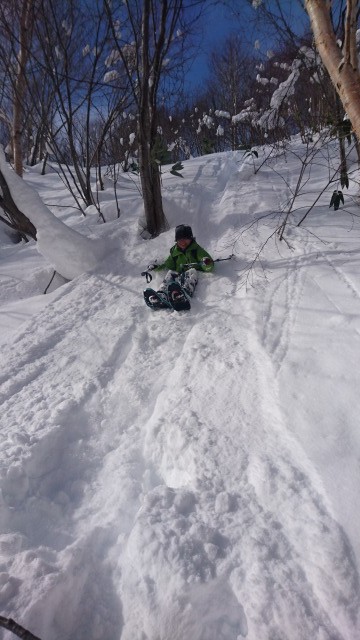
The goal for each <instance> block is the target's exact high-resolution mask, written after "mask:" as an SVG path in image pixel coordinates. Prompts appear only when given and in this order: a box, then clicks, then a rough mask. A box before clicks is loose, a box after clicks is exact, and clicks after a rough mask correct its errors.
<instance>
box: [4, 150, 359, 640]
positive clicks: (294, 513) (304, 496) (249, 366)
mask: <svg viewBox="0 0 360 640" xmlns="http://www.w3.org/2000/svg"><path fill="white" fill-rule="evenodd" d="M296 151H297V152H299V151H301V145H299V143H297V147H296ZM259 162H260V160H259ZM298 172H299V164H298V160H297V158H296V157H295V156H294V155H292V154H290V155H288V156H287V157H283V156H280V157H274V158H273V159H272V160H270V161H269V162H268V163H267V164H265V165H264V166H263V167H262V169H261V170H260V171H259V173H257V174H256V175H255V174H254V172H253V168H252V164H251V161H250V160H247V161H246V162H245V163H244V162H243V159H242V154H240V153H238V154H218V155H213V156H205V157H203V158H198V159H193V160H191V161H188V162H186V163H185V168H184V179H183V180H181V179H176V178H174V177H172V176H169V175H164V177H163V180H164V202H165V207H166V212H167V216H168V219H169V222H170V224H171V226H172V229H171V230H170V231H169V232H167V233H165V234H163V235H162V236H160V237H159V238H157V239H155V240H153V241H144V240H142V239H140V238H139V237H138V234H137V216H138V215H140V213H141V200H140V198H139V196H138V193H137V191H136V190H135V189H133V190H131V189H130V188H127V189H124V192H123V193H122V196H121V209H122V216H121V218H120V220H119V221H114V222H111V223H109V224H108V225H103V226H101V227H100V226H98V227H95V228H94V229H93V233H95V234H98V235H99V237H100V236H101V237H103V238H106V237H110V238H111V242H110V244H111V247H112V248H114V247H115V251H112V252H111V253H110V255H109V256H108V257H107V258H106V260H104V261H103V262H102V263H101V264H100V265H99V266H98V267H97V268H96V269H94V270H93V272H90V273H84V274H83V275H82V276H80V277H78V278H76V279H74V280H73V281H72V282H69V283H67V284H63V285H62V286H61V287H59V288H57V289H56V290H54V291H53V292H52V293H51V294H50V295H47V296H43V298H42V299H41V300H45V302H44V303H43V302H41V301H40V302H39V303H37V302H36V300H37V298H36V299H34V296H36V294H40V293H41V292H42V290H44V288H45V286H46V284H47V281H48V280H49V277H50V275H51V269H49V266H48V265H45V263H44V261H43V259H42V258H41V257H40V256H38V257H36V249H35V245H31V246H30V247H14V245H12V246H11V248H10V247H4V252H3V253H2V255H1V258H0V260H1V265H0V277H1V279H2V280H3V278H4V283H5V278H6V283H8V285H7V287H6V293H3V296H2V300H1V301H2V308H0V311H4V313H9V309H10V308H11V305H14V304H17V305H18V308H17V313H18V314H21V304H22V305H23V309H24V314H25V315H24V317H23V318H21V317H20V318H19V317H18V316H17V317H16V319H15V318H14V323H15V325H14V326H11V322H7V321H6V320H4V321H3V324H2V326H3V336H2V342H3V343H4V344H3V346H2V350H1V359H2V367H1V373H0V382H1V384H0V394H1V395H0V397H1V407H2V409H1V431H0V437H1V439H2V446H1V459H2V477H1V490H2V497H1V503H0V517H1V535H0V552H1V572H2V573H1V574H0V602H1V609H2V614H3V615H5V616H9V617H13V618H15V619H16V620H17V621H18V622H19V623H21V624H23V625H24V626H26V627H28V628H29V629H30V630H31V631H32V632H33V633H35V634H36V635H38V636H40V637H41V638H42V640H60V639H61V640H70V639H71V640H75V639H76V640H85V639H86V640H119V639H120V638H121V639H122V640H130V639H131V640H170V639H171V640H190V639H191V640H236V639H238V638H242V637H247V638H248V639H249V640H275V638H276V639H279V640H280V639H281V640H310V639H311V640H355V639H356V638H358V637H360V623H359V619H358V610H359V595H360V587H359V574H358V566H359V560H360V543H359V539H358V530H359V522H358V521H359V518H360V516H359V514H360V498H359V492H358V487H359V483H360V470H359V458H360V435H359V429H358V411H357V396H358V389H359V383H360V375H359V369H358V359H359V358H358V355H359V345H360V332H359V328H360V322H359V317H360V282H359V258H360V250H359V238H360V228H359V224H358V222H357V219H356V218H352V217H351V216H350V215H349V213H346V212H344V211H339V212H336V213H334V212H333V211H331V212H329V210H328V208H327V207H328V202H329V192H330V193H331V191H332V188H333V187H331V188H330V189H329V192H328V193H327V194H325V195H324V198H323V199H322V200H320V201H319V203H318V205H317V207H316V208H315V210H314V212H313V214H312V217H311V218H310V220H309V221H308V223H307V225H306V226H307V230H303V231H301V230H295V229H294V230H293V231H292V233H291V235H290V242H291V246H292V248H291V249H290V248H289V247H288V246H287V245H284V244H281V245H280V251H281V253H279V252H278V249H277V248H276V247H275V246H274V244H273V242H272V241H269V242H268V243H267V244H266V246H265V249H264V253H263V254H262V264H263V266H264V268H265V275H266V280H265V279H264V278H263V277H262V276H261V273H260V271H259V270H258V271H257V272H256V273H254V272H252V273H251V275H250V278H248V279H247V285H248V286H245V280H244V268H245V267H246V266H247V265H248V264H249V262H250V261H251V260H252V259H253V258H254V256H255V254H256V251H257V249H258V248H259V247H260V246H261V244H262V243H263V242H264V241H265V240H266V238H267V237H268V236H269V235H270V233H272V231H273V229H274V222H273V220H272V219H271V218H265V220H264V223H263V224H261V225H253V224H252V223H253V221H254V219H255V217H256V216H257V215H259V214H260V215H267V214H269V213H271V212H274V213H276V212H278V211H279V210H280V207H281V206H283V205H284V204H285V202H286V201H287V200H288V198H289V197H290V196H291V188H292V187H293V186H294V185H295V184H296V181H297V178H298ZM325 174H326V171H325V170H324V169H323V168H322V167H321V166H320V165H318V166H317V167H316V168H314V170H313V173H312V175H311V181H310V182H309V183H308V184H307V189H306V193H305V192H304V194H303V196H302V198H303V200H302V203H304V202H305V201H306V200H307V199H311V196H310V191H314V192H316V191H320V188H321V187H322V186H323V185H324V179H325V178H324V176H325ZM281 175H282V178H281ZM28 181H29V182H30V183H31V184H33V185H35V186H36V185H38V188H39V189H40V195H41V196H42V197H43V198H44V200H45V201H46V202H47V203H49V199H50V196H51V197H52V198H53V197H54V176H51V186H50V181H49V182H48V183H47V181H46V178H41V183H40V180H39V176H37V175H36V174H35V173H33V174H29V175H28ZM50 189H51V191H50ZM354 192H355V188H354ZM57 193H58V198H59V200H58V202H57V204H58V205H60V204H61V202H64V203H65V201H66V196H65V195H64V194H63V192H62V191H61V187H60V186H59V187H58V191H57ZM51 194H52V195H51ZM62 198H64V199H63V200H62ZM349 210H350V211H352V212H353V213H356V212H357V209H356V208H355V206H353V207H352V208H350V209H349ZM68 222H70V223H71V224H72V225H73V226H75V227H77V226H78V225H79V224H80V223H77V222H75V218H73V219H69V220H68ZM181 222H185V223H190V224H191V225H192V226H193V229H194V231H195V233H196V236H197V240H198V242H199V243H200V244H201V245H203V246H205V247H206V248H207V249H208V250H209V251H210V253H212V255H213V256H214V257H220V256H227V255H228V254H229V253H231V252H232V251H233V250H235V252H236V259H235V260H233V261H229V262H223V263H219V264H218V265H217V268H216V272H215V273H214V274H202V275H201V277H200V280H199V284H198V288H197V291H196V295H195V298H194V299H193V303H192V309H191V311H190V312H189V313H180V314H177V313H175V312H170V311H161V312H155V313H154V312H151V311H150V310H149V309H148V308H147V307H146V306H145V305H144V303H143V301H142V295H141V291H142V288H143V286H144V285H145V282H144V280H143V279H142V278H141V277H140V271H142V270H143V269H144V267H146V265H147V264H148V263H149V262H150V261H152V260H153V259H154V258H156V257H159V258H161V257H164V256H165V255H167V251H168V249H169V247H170V246H171V245H172V244H173V233H174V232H173V227H174V226H175V224H178V223H181ZM86 224H88V222H86ZM241 225H246V226H248V227H249V229H248V231H247V233H246V235H245V236H243V237H242V236H240V235H239V234H240V227H241ZM15 256H16V258H17V260H18V262H17V263H15V262H14V257H15ZM16 264H17V265H19V264H21V265H22V266H23V274H24V275H23V279H22V281H21V282H19V281H20V280H21V278H20V275H19V272H16V278H17V280H16V282H15V281H14V286H13V287H12V286H11V282H12V281H11V277H12V276H11V273H15V271H14V269H15V265H16ZM31 274H34V279H31V277H30V276H31ZM160 280H161V276H160V275H157V276H156V277H155V279H154V284H155V285H156V284H157V283H159V282H160ZM34 282H37V283H38V285H37V288H36V286H35V285H34ZM16 283H17V284H16ZM24 283H25V284H24ZM26 283H27V284H26ZM251 284H253V285H254V286H250V285H251ZM27 287H28V289H29V296H31V297H27V296H26V293H25V291H26V288H27ZM37 289H38V290H37ZM3 292H5V289H3ZM19 299H22V302H20V301H19ZM34 300H35V301H34ZM39 305H41V308H40V307H39ZM30 316H31V317H30ZM7 317H8V316H7ZM29 317H30V319H29ZM0 637H3V638H6V639H8V638H10V634H9V633H8V632H7V633H6V632H3V635H2V636H1V632H0Z"/></svg>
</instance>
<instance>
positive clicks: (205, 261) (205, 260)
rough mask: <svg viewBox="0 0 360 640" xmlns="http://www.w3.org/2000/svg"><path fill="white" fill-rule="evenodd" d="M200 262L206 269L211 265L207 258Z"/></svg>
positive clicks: (209, 259)
mask: <svg viewBox="0 0 360 640" xmlns="http://www.w3.org/2000/svg"><path fill="white" fill-rule="evenodd" d="M201 262H202V263H203V264H204V265H205V266H206V267H208V266H209V265H210V264H212V260H211V258H207V257H205V258H203V259H202V261H201Z"/></svg>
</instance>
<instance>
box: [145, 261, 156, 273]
mask: <svg viewBox="0 0 360 640" xmlns="http://www.w3.org/2000/svg"><path fill="white" fill-rule="evenodd" d="M157 266H158V265H157V264H156V262H152V263H151V264H148V266H147V270H148V271H154V269H156V267H157Z"/></svg>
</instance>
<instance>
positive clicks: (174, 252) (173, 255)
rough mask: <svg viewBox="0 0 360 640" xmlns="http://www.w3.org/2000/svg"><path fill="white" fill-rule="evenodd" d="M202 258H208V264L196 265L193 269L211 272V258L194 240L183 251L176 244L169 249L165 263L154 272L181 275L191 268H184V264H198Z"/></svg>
mask: <svg viewBox="0 0 360 640" xmlns="http://www.w3.org/2000/svg"><path fill="white" fill-rule="evenodd" d="M203 258H210V260H211V262H210V264H196V265H194V268H195V269H197V270H198V271H212V270H213V268H214V263H213V259H212V257H211V256H210V255H209V254H208V252H207V251H205V249H203V248H202V247H200V245H199V244H197V242H195V240H193V241H192V243H191V244H190V245H189V246H188V248H187V249H185V251H182V250H181V249H180V248H179V247H178V246H177V244H175V245H174V246H173V247H172V248H171V249H170V255H169V257H168V258H166V260H165V262H163V263H162V264H159V265H157V267H156V269H155V270H156V271H161V270H162V269H168V270H171V271H177V272H178V273H181V272H182V271H186V269H190V268H191V267H184V265H185V264H189V263H192V262H196V263H200V261H201V260H202V259H203Z"/></svg>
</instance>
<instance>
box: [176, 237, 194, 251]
mask: <svg viewBox="0 0 360 640" xmlns="http://www.w3.org/2000/svg"><path fill="white" fill-rule="evenodd" d="M176 244H177V245H178V247H180V249H187V248H188V246H189V245H190V244H191V239H190V238H180V240H178V241H177V243H176Z"/></svg>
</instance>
